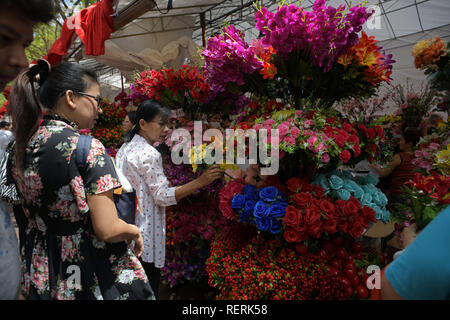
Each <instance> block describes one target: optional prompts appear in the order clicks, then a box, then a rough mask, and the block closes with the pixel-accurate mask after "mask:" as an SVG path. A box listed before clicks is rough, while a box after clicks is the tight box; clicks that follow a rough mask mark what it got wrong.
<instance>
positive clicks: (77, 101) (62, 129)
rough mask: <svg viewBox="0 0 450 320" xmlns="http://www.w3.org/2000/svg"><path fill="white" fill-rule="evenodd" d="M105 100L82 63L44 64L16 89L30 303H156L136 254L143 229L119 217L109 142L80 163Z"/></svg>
mask: <svg viewBox="0 0 450 320" xmlns="http://www.w3.org/2000/svg"><path fill="white" fill-rule="evenodd" d="M100 101H101V98H100V87H99V83H98V80H97V77H96V75H95V73H93V72H92V71H90V70H87V69H85V68H83V67H82V66H80V65H78V64H72V63H62V64H59V65H57V66H56V67H54V68H52V69H50V66H49V64H48V63H47V62H46V61H43V60H41V61H39V62H38V64H37V65H35V66H33V67H31V68H30V69H28V70H27V71H25V72H23V73H22V74H20V75H19V77H18V78H17V80H16V82H15V84H14V87H13V90H12V93H11V99H10V108H11V116H12V121H13V125H14V134H15V137H16V141H15V145H14V146H13V148H14V157H12V175H13V178H14V180H15V182H16V185H17V188H18V191H19V193H20V194H21V196H22V198H23V212H24V215H25V216H26V219H27V222H28V223H27V227H26V230H25V232H24V233H23V234H24V239H23V243H21V246H22V250H21V251H22V252H21V254H22V269H23V281H22V294H23V295H24V297H25V298H27V299H154V295H153V291H152V289H151V287H150V285H149V282H148V279H147V277H146V275H145V272H144V269H143V268H142V265H141V264H140V262H139V261H138V258H137V257H139V256H140V255H141V254H142V250H143V239H142V236H141V233H140V231H139V229H138V228H137V227H136V226H134V225H131V224H127V223H125V222H124V221H123V220H120V219H119V218H118V216H117V212H116V208H115V205H114V201H113V189H114V188H117V187H120V184H119V183H118V178H117V175H116V172H115V170H114V165H113V163H112V160H111V159H110V158H109V157H108V156H107V155H106V152H105V148H104V146H103V145H102V144H101V143H100V142H99V141H98V140H96V139H92V142H91V145H90V148H89V153H88V155H87V159H86V166H85V167H82V168H80V167H79V165H77V163H76V152H75V151H76V148H77V142H78V139H79V137H80V134H79V132H78V130H79V129H87V128H92V127H93V126H94V124H95V121H96V119H97V118H98V114H99V112H100V110H99V105H100ZM132 242H134V247H133V249H134V253H133V252H132V251H131V249H130V248H129V247H128V245H127V243H128V244H131V243H132Z"/></svg>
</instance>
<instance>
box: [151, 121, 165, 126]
mask: <svg viewBox="0 0 450 320" xmlns="http://www.w3.org/2000/svg"><path fill="white" fill-rule="evenodd" d="M150 122H153V123H157V124H159V126H160V127H166V126H169V123H168V122H161V121H150Z"/></svg>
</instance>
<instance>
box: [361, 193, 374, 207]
mask: <svg viewBox="0 0 450 320" xmlns="http://www.w3.org/2000/svg"><path fill="white" fill-rule="evenodd" d="M371 203H372V196H371V195H370V194H369V193H366V192H364V194H363V196H362V197H361V204H362V205H363V206H369V205H370V204H371ZM374 210H375V209H374Z"/></svg>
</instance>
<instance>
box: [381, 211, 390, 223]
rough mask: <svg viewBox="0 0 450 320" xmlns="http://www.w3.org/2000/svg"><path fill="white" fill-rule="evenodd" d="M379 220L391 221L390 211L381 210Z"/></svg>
mask: <svg viewBox="0 0 450 320" xmlns="http://www.w3.org/2000/svg"><path fill="white" fill-rule="evenodd" d="M381 221H383V222H384V223H388V222H389V221H391V213H390V212H389V211H387V210H386V209H383V210H382V213H381Z"/></svg>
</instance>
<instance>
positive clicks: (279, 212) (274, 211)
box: [268, 202, 285, 218]
mask: <svg viewBox="0 0 450 320" xmlns="http://www.w3.org/2000/svg"><path fill="white" fill-rule="evenodd" d="M268 213H269V214H268V215H269V217H271V218H281V217H284V213H285V208H283V207H282V206H281V204H280V203H279V202H277V203H274V204H272V205H271V206H270V207H269V209H268Z"/></svg>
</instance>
